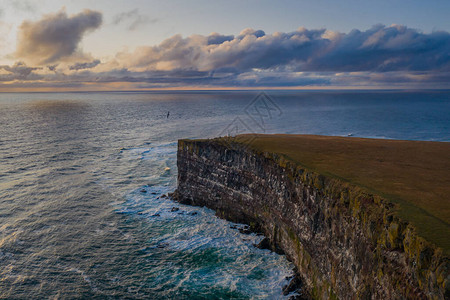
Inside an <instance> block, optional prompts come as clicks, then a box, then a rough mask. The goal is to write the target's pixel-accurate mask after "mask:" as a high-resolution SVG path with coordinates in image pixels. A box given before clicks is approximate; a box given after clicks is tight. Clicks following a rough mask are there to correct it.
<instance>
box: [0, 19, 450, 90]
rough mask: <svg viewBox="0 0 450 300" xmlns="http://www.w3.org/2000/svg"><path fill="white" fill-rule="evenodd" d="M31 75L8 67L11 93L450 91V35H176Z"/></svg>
mask: <svg viewBox="0 0 450 300" xmlns="http://www.w3.org/2000/svg"><path fill="white" fill-rule="evenodd" d="M74 17H75V16H72V17H71V18H74ZM50 19H52V18H50ZM66 19H70V18H68V17H66ZM40 22H41V21H40ZM120 22H121V21H120ZM81 35H82V34H81ZM81 35H80V36H81ZM58 49H59V48H58ZM76 51H79V50H74V52H72V54H71V55H72V56H73V55H74V53H76ZM60 52H61V51H59V50H58V53H60ZM61 58H62V56H61ZM47 65H48V64H47ZM57 65H58V67H57ZM20 68H22V71H19V69H20ZM30 68H31V67H27V66H26V65H24V64H16V65H15V66H12V67H8V66H2V67H0V69H3V72H4V74H3V75H2V76H3V77H2V78H3V79H2V80H3V81H5V80H6V79H8V78H10V79H11V78H15V80H16V82H14V83H10V86H14V85H19V84H20V83H19V82H18V81H17V80H21V82H22V84H23V85H26V86H33V87H35V86H38V83H36V82H34V81H33V80H34V79H35V78H40V79H39V80H40V82H41V83H42V85H45V86H52V85H54V86H56V87H58V88H59V87H64V86H65V85H66V84H67V87H74V86H75V85H79V86H83V85H86V86H90V87H92V86H103V87H105V88H106V86H114V87H117V86H121V87H123V86H126V88H128V89H133V88H136V89H139V88H166V87H186V86H195V87H217V88H220V87H297V86H314V87H317V86H320V87H326V86H333V87H345V86H353V87H414V88H445V87H448V82H449V80H450V34H449V33H448V32H443V31H436V32H431V33H422V32H420V31H418V30H415V29H411V28H407V27H405V26H399V25H391V26H384V25H376V26H373V27H372V28H370V29H368V30H365V31H360V30H353V31H351V32H349V33H340V32H335V31H330V30H326V29H306V28H299V29H297V30H296V31H293V32H287V33H285V32H275V33H271V34H267V33H265V32H264V31H262V30H254V29H251V28H247V29H244V30H243V31H242V32H241V33H239V34H238V35H236V36H234V35H223V34H219V33H211V34H210V35H191V36H188V37H182V36H181V35H175V36H172V37H170V38H168V39H166V40H164V41H163V42H161V43H160V44H159V45H155V46H142V47H138V48H136V49H135V50H134V51H132V52H120V53H117V55H116V56H115V58H114V59H111V60H105V61H102V62H101V63H100V60H98V59H94V58H92V57H91V58H89V59H88V58H87V57H86V56H85V57H83V59H81V60H75V58H73V59H72V61H71V62H67V61H66V62H60V61H59V60H56V62H55V63H54V64H52V65H50V66H48V67H47V68H45V69H37V68H31V69H30ZM13 69H14V70H17V71H12V70H13ZM8 70H9V71H8ZM5 72H6V73H5ZM27 73H28V74H27Z"/></svg>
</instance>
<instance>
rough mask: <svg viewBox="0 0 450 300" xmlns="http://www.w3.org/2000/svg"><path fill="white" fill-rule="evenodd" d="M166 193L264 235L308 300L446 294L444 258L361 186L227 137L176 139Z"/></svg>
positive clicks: (448, 269) (449, 288)
mask: <svg viewBox="0 0 450 300" xmlns="http://www.w3.org/2000/svg"><path fill="white" fill-rule="evenodd" d="M174 196H175V198H176V199H177V200H178V201H179V202H181V203H185V204H191V205H198V206H206V207H209V208H211V209H214V210H216V213H217V215H218V216H220V217H223V218H226V219H228V220H231V221H234V222H241V223H246V224H249V225H250V227H251V228H252V229H254V230H258V231H261V232H263V233H264V234H265V235H266V236H267V237H268V238H269V240H270V244H271V246H270V247H271V248H272V249H273V250H281V251H283V252H284V253H285V254H286V255H287V257H288V258H289V259H290V260H291V261H292V262H293V263H294V264H295V265H296V267H297V269H298V272H299V274H300V276H301V277H302V279H303V282H304V284H305V286H306V288H307V290H308V292H309V293H310V295H311V297H312V298H316V299H330V298H331V299H335V298H339V299H405V298H406V299H445V298H449V297H450V275H449V274H450V263H449V258H448V257H447V256H445V255H443V253H442V250H441V249H439V248H436V247H435V246H434V245H433V244H430V243H428V242H427V241H426V240H425V239H423V238H421V237H419V236H418V235H417V234H416V232H415V230H414V228H413V227H412V226H411V225H410V224H408V223H406V222H403V221H402V220H400V219H399V218H398V217H397V216H396V215H395V214H394V205H393V204H391V203H390V202H388V201H387V200H385V199H383V198H382V197H380V196H377V195H373V194H370V193H368V192H366V191H365V190H364V189H362V188H359V187H356V186H354V185H352V184H349V183H346V182H344V181H342V180H340V179H335V178H331V177H327V176H323V175H321V174H317V173H314V172H312V171H309V170H306V169H304V168H302V167H299V166H297V165H295V164H293V163H291V162H290V161H288V160H287V159H285V158H283V157H280V156H278V155H277V154H273V153H261V152H258V151H257V150H255V149H251V148H250V147H248V146H245V145H244V144H240V143H237V142H234V141H233V140H232V139H224V138H222V139H212V140H180V141H179V142H178V189H177V191H176V192H175V195H174Z"/></svg>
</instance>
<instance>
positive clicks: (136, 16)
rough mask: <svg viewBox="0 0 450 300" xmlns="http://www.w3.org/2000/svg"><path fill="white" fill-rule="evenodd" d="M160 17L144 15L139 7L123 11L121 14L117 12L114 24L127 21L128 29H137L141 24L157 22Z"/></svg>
mask: <svg viewBox="0 0 450 300" xmlns="http://www.w3.org/2000/svg"><path fill="white" fill-rule="evenodd" d="M157 21H158V19H152V18H149V17H148V16H145V15H142V14H140V13H139V10H138V9H137V8H135V9H133V10H130V11H127V12H123V13H120V14H117V15H115V16H114V18H113V24H115V25H118V24H120V23H124V22H125V23H127V24H128V26H127V29H128V30H135V29H136V28H138V27H139V26H141V25H144V24H148V23H155V22H157Z"/></svg>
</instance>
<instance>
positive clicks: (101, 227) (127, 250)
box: [0, 92, 450, 299]
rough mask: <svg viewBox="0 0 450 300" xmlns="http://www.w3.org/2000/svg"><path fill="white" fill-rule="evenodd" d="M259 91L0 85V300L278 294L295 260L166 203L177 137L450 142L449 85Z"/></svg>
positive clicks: (193, 210)
mask: <svg viewBox="0 0 450 300" xmlns="http://www.w3.org/2000/svg"><path fill="white" fill-rule="evenodd" d="M256 95H257V93H255V92H202V93H200V92H197V93H194V92H191V93H67V94H52V93H50V94H45V93H44V94H0V298H23V299H26V298H52V299H58V298H137V299H140V298H157V299H165V298H167V299H175V298H176V299H187V298H189V299H221V298H234V299H250V298H253V299H260V298H280V297H281V288H282V286H283V285H284V284H286V280H285V277H286V276H288V275H290V274H292V270H291V269H292V265H291V264H290V263H289V262H287V261H286V259H285V258H284V257H283V256H280V255H277V254H274V253H271V252H269V251H268V250H260V249H257V248H255V247H253V246H252V244H253V243H256V242H258V241H259V240H260V239H261V237H258V236H255V235H243V234H240V233H239V231H238V230H236V229H232V228H230V223H228V222H226V221H223V220H220V219H217V218H215V217H214V212H213V211H210V210H208V209H205V208H197V207H188V206H182V205H179V204H176V203H174V202H171V201H170V200H167V199H163V198H160V196H161V195H162V194H165V193H167V192H170V191H173V190H174V188H175V186H176V172H177V170H176V141H177V139H179V138H203V137H213V136H217V135H221V134H224V133H228V132H230V131H231V130H229V129H230V128H231V129H233V130H235V127H236V126H235V124H239V126H238V127H236V128H238V129H236V132H238V133H240V132H242V131H253V132H266V133H312V134H325V135H344V136H347V135H353V136H363V137H382V138H394V139H411V140H436V141H450V118H449V115H450V92H271V93H269V94H268V95H269V96H270V99H269V100H267V99H266V100H264V101H265V102H259V103H258V102H255V103H253V104H251V101H252V99H254V97H255V96H256ZM249 104H250V106H249V107H247V105H249ZM264 107H265V108H264ZM246 108H247V111H251V109H255V108H256V109H257V110H258V111H259V113H260V114H259V115H257V116H256V117H255V115H254V114H253V115H252V117H250V116H249V115H247V114H246ZM267 108H269V109H267ZM168 111H170V116H169V117H168V118H167V112H168ZM142 189H145V191H146V193H143V192H142V191H141V190H142ZM172 207H177V208H179V210H178V211H174V212H171V210H172Z"/></svg>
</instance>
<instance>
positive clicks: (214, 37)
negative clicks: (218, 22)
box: [207, 32, 234, 45]
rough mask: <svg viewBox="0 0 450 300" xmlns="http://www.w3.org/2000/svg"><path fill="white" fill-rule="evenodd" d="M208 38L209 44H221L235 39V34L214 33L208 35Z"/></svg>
mask: <svg viewBox="0 0 450 300" xmlns="http://www.w3.org/2000/svg"><path fill="white" fill-rule="evenodd" d="M207 39H208V45H219V44H223V43H224V42H229V41H232V40H233V39H234V35H221V34H218V33H215V32H214V33H212V34H211V35H209V36H208V37H207Z"/></svg>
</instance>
